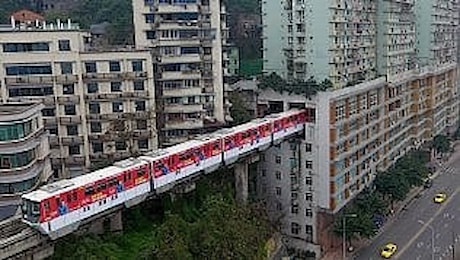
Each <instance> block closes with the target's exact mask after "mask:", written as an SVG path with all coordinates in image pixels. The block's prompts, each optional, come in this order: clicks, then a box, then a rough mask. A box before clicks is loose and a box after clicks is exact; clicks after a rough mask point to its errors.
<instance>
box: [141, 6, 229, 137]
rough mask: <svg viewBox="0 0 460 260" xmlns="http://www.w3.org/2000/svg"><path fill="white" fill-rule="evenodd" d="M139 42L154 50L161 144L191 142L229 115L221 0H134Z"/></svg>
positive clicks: (221, 122) (223, 19) (225, 29)
mask: <svg viewBox="0 0 460 260" xmlns="http://www.w3.org/2000/svg"><path fill="white" fill-rule="evenodd" d="M133 12H134V28H135V43H136V47H137V48H150V49H151V50H152V53H153V62H154V70H155V85H156V87H157V89H156V90H157V91H156V95H157V108H158V118H157V122H158V129H160V130H161V132H160V143H161V144H162V145H171V144H174V143H177V142H180V141H184V140H187V139H188V138H189V137H190V136H193V135H195V134H199V133H202V132H203V131H206V129H209V128H215V127H218V126H220V125H222V124H223V123H224V122H225V120H226V118H225V116H226V112H225V108H226V107H225V105H224V103H225V102H224V83H223V67H222V66H223V65H222V64H223V53H222V52H223V48H222V45H225V44H226V38H227V34H228V29H227V26H226V11H225V8H224V6H223V5H222V4H221V2H220V1H219V0H211V1H210V0H133Z"/></svg>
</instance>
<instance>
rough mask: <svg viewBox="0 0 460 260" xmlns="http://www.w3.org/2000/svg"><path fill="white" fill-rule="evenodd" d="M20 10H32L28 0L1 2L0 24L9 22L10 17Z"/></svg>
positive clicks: (32, 7) (6, 0)
mask: <svg viewBox="0 0 460 260" xmlns="http://www.w3.org/2000/svg"><path fill="white" fill-rule="evenodd" d="M20 9H28V10H34V9H35V8H34V6H33V5H32V3H31V1H29V0H2V2H1V4H0V23H2V24H5V23H9V22H10V15H11V14H12V13H14V12H16V11H18V10H20Z"/></svg>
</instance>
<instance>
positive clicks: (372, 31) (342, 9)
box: [262, 0, 377, 88]
mask: <svg viewBox="0 0 460 260" xmlns="http://www.w3.org/2000/svg"><path fill="white" fill-rule="evenodd" d="M376 7H377V5H376V2H375V1H371V0H365V1H352V0H343V1H332V2H330V4H329V5H328V4H327V3H325V2H324V1H321V0H314V1H305V0H295V1H294V0H286V1H263V2H262V14H263V15H262V24H263V33H262V40H263V70H264V72H265V73H271V72H275V73H277V74H278V75H280V76H281V77H283V78H285V79H286V80H288V81H294V80H303V81H305V80H307V79H309V78H310V77H314V78H315V79H317V80H318V81H322V80H323V79H330V80H331V81H332V83H333V85H334V88H342V87H344V86H348V85H353V84H356V83H358V82H362V81H366V80H369V79H373V78H375V77H376V75H377V72H376V69H377V64H376V59H375V55H376V36H377V35H376V17H377V15H376ZM325 25H329V26H328V27H325ZM325 28H327V30H325Z"/></svg>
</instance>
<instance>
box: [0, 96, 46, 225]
mask: <svg viewBox="0 0 460 260" xmlns="http://www.w3.org/2000/svg"><path fill="white" fill-rule="evenodd" d="M43 107H44V106H43V105H42V104H32V103H29V104H28V103H12V104H2V105H0V172H1V174H0V207H2V206H8V205H19V203H20V195H21V194H22V193H24V192H27V191H30V190H32V189H34V188H35V187H37V186H38V185H39V184H41V183H44V182H46V181H47V180H48V178H49V177H50V176H51V174H52V170H51V164H50V158H49V155H50V150H49V144H48V134H47V133H46V131H45V128H44V125H43V119H42V115H41V110H42V109H43ZM0 210H2V209H1V208H0ZM1 218H2V217H1V216H0V219H1Z"/></svg>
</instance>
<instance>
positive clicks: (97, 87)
mask: <svg viewBox="0 0 460 260" xmlns="http://www.w3.org/2000/svg"><path fill="white" fill-rule="evenodd" d="M0 45H1V48H2V49H1V52H0V78H1V79H2V88H1V90H0V93H1V101H2V102H3V103H7V102H24V101H31V100H34V101H40V102H42V103H43V104H44V108H43V109H42V114H43V119H44V125H45V126H44V127H45V129H46V130H48V131H49V133H50V146H51V150H50V151H51V163H52V168H53V170H54V177H55V178H63V177H70V176H75V175H79V174H81V173H83V172H85V171H87V170H88V169H90V168H91V167H96V166H97V165H100V163H104V162H107V161H112V160H117V159H121V158H123V157H127V156H129V155H130V154H133V153H138V152H143V151H148V150H150V149H153V148H156V147H157V136H156V135H157V133H156V123H155V98H154V90H155V88H154V81H153V75H152V72H153V68H152V58H151V55H150V52H149V51H142V50H133V49H118V50H93V49H92V48H91V38H90V35H88V34H87V33H85V32H82V31H80V30H79V28H78V26H77V25H75V24H72V23H71V22H70V21H67V22H66V23H61V22H60V21H57V22H56V23H54V24H50V23H46V22H38V21H37V22H33V23H28V24H19V25H16V26H14V28H13V27H11V28H5V27H3V28H2V30H0Z"/></svg>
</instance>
